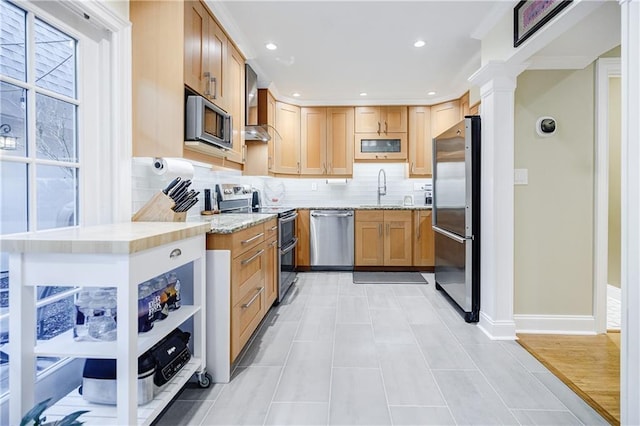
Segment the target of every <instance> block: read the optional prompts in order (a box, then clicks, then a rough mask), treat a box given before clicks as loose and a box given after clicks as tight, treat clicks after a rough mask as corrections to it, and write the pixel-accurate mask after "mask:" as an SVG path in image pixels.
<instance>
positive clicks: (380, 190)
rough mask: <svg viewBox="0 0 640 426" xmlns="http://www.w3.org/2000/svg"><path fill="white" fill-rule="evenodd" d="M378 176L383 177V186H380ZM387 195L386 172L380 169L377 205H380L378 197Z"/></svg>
mask: <svg viewBox="0 0 640 426" xmlns="http://www.w3.org/2000/svg"><path fill="white" fill-rule="evenodd" d="M380 175H382V176H383V177H384V184H383V185H380ZM381 195H387V172H385V171H384V169H380V171H379V172H378V205H380V196H381Z"/></svg>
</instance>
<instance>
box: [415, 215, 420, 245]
mask: <svg viewBox="0 0 640 426" xmlns="http://www.w3.org/2000/svg"><path fill="white" fill-rule="evenodd" d="M415 217H416V218H417V222H418V239H420V229H422V224H421V223H420V213H418V212H416V216H415Z"/></svg>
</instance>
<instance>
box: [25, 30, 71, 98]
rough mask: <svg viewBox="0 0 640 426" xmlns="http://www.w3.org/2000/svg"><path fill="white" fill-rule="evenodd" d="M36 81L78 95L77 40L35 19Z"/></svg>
mask: <svg viewBox="0 0 640 426" xmlns="http://www.w3.org/2000/svg"><path fill="white" fill-rule="evenodd" d="M35 33H36V35H35V39H36V84H37V85H38V86H39V87H43V88H45V89H49V90H52V91H54V92H56V93H60V94H62V95H65V96H69V97H72V98H75V96H76V40H74V39H73V38H71V37H70V36H68V35H67V34H65V33H63V32H62V31H59V30H57V29H55V28H53V27H52V26H50V25H49V24H46V23H45V22H42V21H41V20H39V19H36V24H35Z"/></svg>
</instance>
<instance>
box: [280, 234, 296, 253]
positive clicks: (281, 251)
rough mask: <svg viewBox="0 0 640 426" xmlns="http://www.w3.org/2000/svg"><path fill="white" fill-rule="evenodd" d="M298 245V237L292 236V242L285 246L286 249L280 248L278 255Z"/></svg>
mask: <svg viewBox="0 0 640 426" xmlns="http://www.w3.org/2000/svg"><path fill="white" fill-rule="evenodd" d="M297 245H298V239H297V238H294V239H293V242H292V243H291V244H289V247H287V248H286V249H280V255H281V256H282V255H285V254H287V253H289V252H290V251H291V250H293V249H294V248H296V246H297Z"/></svg>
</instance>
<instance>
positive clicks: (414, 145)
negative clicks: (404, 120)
mask: <svg viewBox="0 0 640 426" xmlns="http://www.w3.org/2000/svg"><path fill="white" fill-rule="evenodd" d="M431 145H432V142H431V108H429V107H428V106H416V107H409V174H410V176H412V177H413V176H431V156H432V153H431Z"/></svg>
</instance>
